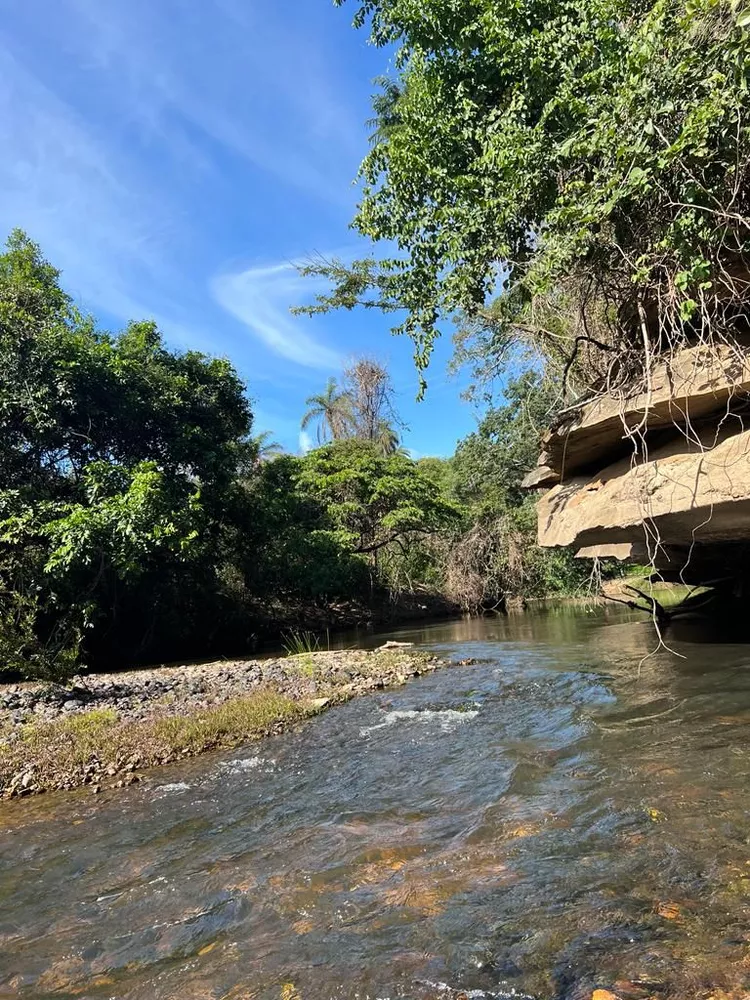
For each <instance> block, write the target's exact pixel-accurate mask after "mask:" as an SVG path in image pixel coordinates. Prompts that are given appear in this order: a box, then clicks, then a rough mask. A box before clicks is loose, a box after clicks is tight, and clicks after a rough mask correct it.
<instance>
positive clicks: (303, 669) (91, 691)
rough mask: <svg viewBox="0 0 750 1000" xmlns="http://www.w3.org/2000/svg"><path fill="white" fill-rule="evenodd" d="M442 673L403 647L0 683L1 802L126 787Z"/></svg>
mask: <svg viewBox="0 0 750 1000" xmlns="http://www.w3.org/2000/svg"><path fill="white" fill-rule="evenodd" d="M443 665H446V664H445V661H442V660H440V659H439V658H437V657H435V656H431V655H430V654H428V653H424V652H422V651H419V650H417V649H415V648H413V647H412V646H411V645H410V644H401V643H386V644H385V645H384V646H382V647H380V648H379V649H377V650H372V651H364V650H339V651H333V652H313V653H301V654H299V655H296V656H287V657H283V658H279V659H267V660H237V661H230V662H224V661H221V662H215V663H204V664H197V665H190V666H178V667H159V668H154V669H146V670H135V671H130V672H127V673H118V674H97V675H94V676H89V677H86V678H76V679H75V680H74V681H73V682H72V684H71V685H70V686H68V687H60V686H57V685H49V684H46V685H45V684H38V683H37V684H11V685H4V686H2V687H0V797H2V798H15V797H23V796H26V795H31V794H34V793H39V792H43V791H47V790H50V789H67V788H75V787H78V786H81V785H90V786H91V788H92V789H93V790H94V791H97V792H98V791H101V789H102V788H103V787H106V786H115V785H123V784H131V783H132V782H134V781H138V780H141V777H142V774H141V772H142V771H144V770H145V769H147V768H149V767H153V766H155V765H158V764H164V763H169V762H171V761H175V760H179V759H181V758H183V757H188V756H193V755H194V754H197V753H201V752H203V751H205V750H210V749H216V748H219V747H229V746H235V745H237V744H238V743H241V742H244V741H246V740H251V739H257V738H260V737H262V736H264V735H267V734H269V733H273V732H278V731H280V729H282V728H284V727H286V726H287V725H290V724H293V723H294V722H298V721H300V720H302V719H303V718H305V717H307V716H309V715H312V714H315V713H317V712H320V711H322V710H323V709H324V708H326V707H327V706H328V705H330V704H333V703H335V702H340V701H346V700H348V699H349V698H352V697H355V696H356V695H359V694H365V693H367V692H368V691H372V690H374V689H377V688H384V687H389V686H392V685H397V684H403V683H405V682H406V681H407V680H408V679H410V678H411V677H417V676H419V675H420V674H423V673H427V672H429V671H432V670H435V669H436V668H438V667H439V666H443Z"/></svg>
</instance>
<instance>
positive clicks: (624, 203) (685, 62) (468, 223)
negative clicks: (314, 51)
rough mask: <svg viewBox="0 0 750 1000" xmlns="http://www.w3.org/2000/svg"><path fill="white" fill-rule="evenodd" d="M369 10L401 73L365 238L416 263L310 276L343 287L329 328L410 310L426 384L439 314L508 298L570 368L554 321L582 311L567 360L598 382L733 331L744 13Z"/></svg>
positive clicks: (689, 2) (363, 9) (483, 3)
mask: <svg viewBox="0 0 750 1000" xmlns="http://www.w3.org/2000/svg"><path fill="white" fill-rule="evenodd" d="M335 2H336V3H337V4H339V5H343V3H344V0H335ZM355 9H356V14H355V25H356V26H357V27H363V26H365V25H367V24H369V29H370V33H371V38H372V41H373V42H374V43H375V44H376V45H379V46H395V48H396V58H395V64H396V66H397V75H396V76H395V78H394V79H391V80H389V81H387V82H386V83H385V85H384V86H383V88H382V90H381V93H380V94H379V96H378V97H377V98H376V101H375V113H376V118H375V126H374V136H373V145H372V149H371V151H370V153H369V154H368V156H367V158H366V159H365V161H364V163H363V165H362V170H361V179H362V182H363V193H362V199H361V202H360V205H359V210H358V212H357V215H356V217H355V219H354V227H355V228H356V229H357V230H358V231H359V232H360V233H361V234H362V235H364V236H365V237H368V238H370V239H372V240H374V241H379V242H382V241H385V242H386V243H387V244H388V245H395V246H396V247H398V253H397V254H396V255H395V256H389V257H386V259H384V260H376V259H375V258H370V259H366V260H363V261H359V262H356V263H355V264H354V265H353V266H351V267H348V266H345V265H344V264H343V263H342V262H340V261H332V262H313V263H311V264H310V265H309V266H308V267H307V268H306V269H305V270H306V271H307V273H317V274H321V273H322V274H325V275H326V276H327V277H328V278H329V279H330V281H331V282H332V285H333V290H332V292H331V293H330V294H329V295H326V296H323V297H322V298H320V299H319V300H318V302H317V304H316V305H315V306H313V311H314V310H315V309H319V308H322V309H326V308H330V307H331V306H334V307H339V306H341V307H345V308H352V307H353V306H355V305H359V304H365V305H371V306H372V305H375V306H380V307H382V308H384V309H386V310H393V309H396V308H403V309H405V310H406V318H405V319H404V321H403V322H402V323H401V324H400V326H398V327H397V330H399V331H404V332H406V333H408V334H410V335H411V336H412V337H413V338H414V341H415V344H416V357H417V364H418V365H419V366H420V368H424V366H425V365H426V364H427V361H428V358H429V353H430V349H431V344H432V342H433V339H434V337H435V335H436V332H437V324H438V321H439V319H440V317H441V316H443V317H449V316H452V315H453V314H454V313H456V312H457V311H459V312H462V313H464V314H465V315H467V316H469V317H476V316H480V318H481V311H482V309H483V308H484V306H485V303H486V302H487V300H488V298H489V297H491V295H492V294H493V293H496V292H498V291H504V292H505V295H504V296H503V311H504V316H503V317H502V318H501V325H502V324H505V325H507V326H510V327H511V328H512V329H513V331H514V333H517V332H518V331H519V330H520V331H521V332H522V333H525V332H527V331H529V330H531V332H532V334H536V335H539V336H543V337H544V338H545V339H546V342H547V346H548V347H549V348H550V350H551V351H552V352H553V353H554V351H555V350H558V351H559V350H560V347H561V345H560V344H559V342H558V343H557V345H556V346H555V340H554V337H549V336H547V335H546V334H547V333H549V332H550V331H548V329H547V327H546V326H545V324H543V323H541V322H540V321H539V316H538V310H537V308H536V306H537V304H538V303H540V302H542V303H544V302H550V301H552V302H553V303H558V304H560V303H561V302H562V303H563V304H564V305H565V308H569V309H570V314H571V316H572V317H573V319H574V322H571V323H568V332H567V338H568V342H567V344H563V345H562V347H563V348H564V350H565V353H566V354H567V355H568V356H569V357H572V358H575V356H576V355H577V353H578V351H579V350H580V348H581V345H582V344H584V345H585V344H588V345H589V346H591V347H595V348H596V350H598V351H600V352H601V354H602V355H603V356H602V357H599V359H598V361H597V364H596V365H594V366H593V367H594V371H593V373H591V374H590V375H589V376H587V377H588V378H589V379H591V378H593V377H594V375H596V374H597V373H598V374H599V375H601V373H602V371H604V370H607V368H608V366H609V365H610V363H611V362H613V361H614V362H615V363H617V361H618V358H617V353H616V352H615V353H612V349H613V348H616V349H617V350H621V349H623V348H624V347H633V348H634V349H637V350H638V351H639V352H640V354H641V361H643V360H644V357H643V355H644V351H645V355H648V354H649V353H650V351H651V350H660V349H662V348H663V347H664V346H665V343H670V344H673V343H675V342H679V340H680V339H681V338H686V337H687V338H689V337H691V336H694V335H696V332H698V331H700V330H702V329H703V326H702V324H705V323H706V322H707V321H710V322H711V324H712V328H713V330H714V333H715V334H721V333H723V332H727V331H731V330H733V329H734V327H735V324H736V321H737V315H738V313H739V312H744V311H745V310H746V306H747V296H748V292H747V287H748V282H747V271H748V267H747V253H748V249H749V248H748V232H749V230H748V214H747V212H748V208H747V205H748V188H747V177H748V165H749V164H748V151H749V148H750V146H749V134H748V124H747V120H746V108H747V100H748V74H749V72H750V71H749V70H748V67H749V66H750V59H748V56H749V55H750V26H749V25H748V18H747V15H746V12H745V11H744V9H742V7H741V6H740V5H739V3H737V2H736V0H650V2H641V0H638V2H636V0H559V2H555V3H548V2H541V0H514V2H512V3H505V4H499V3H497V2H496V0H366V2H356V3H355ZM584 320H585V321H586V322H583V321H584ZM600 323H601V324H603V328H602V329H601V330H600V329H599V328H598V327H599V324H600ZM515 324H519V325H518V326H516V325H515ZM551 332H553V333H554V331H551ZM579 338H580V339H579ZM597 344H598V345H599V346H597ZM645 360H648V359H647V357H646V358H645ZM620 366H621V367H622V363H621V362H620ZM584 381H585V379H584Z"/></svg>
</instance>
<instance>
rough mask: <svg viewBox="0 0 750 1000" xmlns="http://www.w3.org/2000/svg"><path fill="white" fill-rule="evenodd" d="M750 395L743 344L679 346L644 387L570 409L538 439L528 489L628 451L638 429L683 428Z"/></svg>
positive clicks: (748, 358) (748, 357) (749, 351)
mask: <svg viewBox="0 0 750 1000" xmlns="http://www.w3.org/2000/svg"><path fill="white" fill-rule="evenodd" d="M748 399H750V348H746V349H745V350H744V351H743V350H742V349H740V348H739V347H737V346H730V345H728V344H718V345H714V346H708V345H703V344H701V345H697V346H695V347H691V348H687V349H686V350H684V351H681V352H680V353H679V354H677V355H676V356H675V357H674V358H672V359H671V360H670V362H669V363H667V362H665V361H662V362H660V363H659V364H657V366H656V367H655V369H654V371H653V373H652V376H651V383H650V385H649V386H644V385H640V386H637V387H634V388H633V389H632V390H631V391H620V392H617V393H614V394H612V395H605V396H601V397H599V398H597V399H594V400H592V401H591V402H588V403H584V404H582V405H581V406H579V407H576V408H570V410H569V411H568V412H567V414H564V415H563V418H562V419H561V420H560V421H559V423H558V425H557V426H556V427H554V428H553V429H551V430H549V431H548V432H547V433H546V435H545V436H544V438H543V440H542V452H541V454H540V456H539V461H538V463H537V466H536V468H534V469H532V470H531V471H530V472H529V474H528V475H527V477H526V479H525V480H524V486H526V488H527V489H535V488H538V487H542V486H553V485H555V484H556V483H558V482H565V481H566V480H567V479H570V477H571V476H573V475H575V474H577V473H578V472H580V471H581V470H582V469H586V468H590V467H594V466H596V465H608V464H609V463H610V462H612V461H613V460H615V459H616V458H619V457H621V456H623V455H625V454H633V451H634V439H633V436H634V435H635V438H636V440H635V444H636V445H637V440H638V439H639V438H640V436H641V435H642V434H645V433H652V434H653V433H654V432H655V431H661V430H665V429H666V430H668V429H670V428H674V429H675V430H677V429H678V428H684V427H689V426H691V425H693V424H695V423H696V422H700V421H702V420H704V419H705V418H706V417H707V416H708V415H710V414H711V413H717V414H718V413H720V412H721V411H722V410H723V411H724V413H726V412H728V411H729V410H732V409H736V408H737V406H738V405H741V404H742V403H744V402H747V401H748Z"/></svg>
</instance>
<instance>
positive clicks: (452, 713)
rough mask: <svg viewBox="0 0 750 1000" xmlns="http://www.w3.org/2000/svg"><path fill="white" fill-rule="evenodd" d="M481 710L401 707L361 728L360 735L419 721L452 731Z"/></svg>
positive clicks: (473, 717) (448, 731)
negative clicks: (376, 721)
mask: <svg viewBox="0 0 750 1000" xmlns="http://www.w3.org/2000/svg"><path fill="white" fill-rule="evenodd" d="M478 715H479V712H478V711H477V710H476V709H468V710H465V711H459V710H458V709H455V708H441V709H434V710H433V709H429V708H425V709H422V710H421V711H418V710H417V709H414V708H411V709H401V710H395V711H392V712H386V713H385V714H384V715H383V721H382V722H378V723H376V724H375V725H374V726H366V727H365V728H364V729H360V731H359V734H360V736H367V735H369V734H370V733H373V732H375V730H377V729H387V728H388V727H389V726H394V725H396V723H397V722H417V723H421V724H423V725H424V724H428V723H437V724H438V725H439V726H440V729H441V730H442V731H443V732H444V733H451V732H453V730H454V729H455V728H456V726H461V725H463V724H464V723H465V722H470V721H471V719H476V717H477V716H478Z"/></svg>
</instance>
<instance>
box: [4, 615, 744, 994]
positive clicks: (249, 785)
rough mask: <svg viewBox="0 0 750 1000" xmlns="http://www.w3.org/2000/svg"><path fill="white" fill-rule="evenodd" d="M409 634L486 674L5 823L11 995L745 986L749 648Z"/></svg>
mask: <svg viewBox="0 0 750 1000" xmlns="http://www.w3.org/2000/svg"><path fill="white" fill-rule="evenodd" d="M393 637H395V638H399V639H409V640H414V641H417V642H419V643H421V644H423V645H424V646H426V647H427V648H429V649H434V650H436V651H438V652H439V653H440V654H442V655H445V656H449V657H451V658H453V659H464V658H469V657H472V658H476V659H477V660H478V661H480V662H478V663H476V664H474V665H467V666H460V667H455V668H453V669H450V670H443V671H439V672H437V673H435V674H432V675H430V676H426V677H424V678H422V679H420V680H418V681H415V682H413V683H411V684H409V685H407V686H405V687H403V688H399V689H398V690H390V691H384V692H382V693H379V694H377V695H373V696H368V697H365V698H361V699H358V700H356V701H354V702H351V703H350V704H348V705H345V706H343V707H340V708H337V709H335V710H333V711H331V712H329V713H327V714H325V715H323V716H321V717H319V718H317V719H315V720H313V721H311V722H309V723H306V724H305V725H303V726H302V727H300V728H299V729H298V730H296V731H293V732H289V733H286V734H284V735H282V736H280V737H277V738H273V739H271V740H268V741H266V742H264V743H262V744H258V745H253V746H248V747H244V748H242V749H240V750H235V751H233V752H231V753H223V754H211V755H207V756H204V757H201V758H198V759H195V760H193V761H190V762H188V763H185V764H181V765H179V766H173V767H169V768H164V769H161V770H159V771H153V772H151V773H150V775H149V779H148V781H147V782H144V783H143V784H141V785H136V786H132V787H130V788H127V789H123V790H118V791H117V792H114V791H113V792H106V793H104V794H103V795H102V796H99V797H98V798H96V797H94V796H92V795H91V793H90V792H88V791H82V792H80V793H68V794H56V795H47V796H42V797H40V798H38V799H35V800H23V801H20V802H11V803H7V804H4V805H3V806H2V807H1V808H0V997H3V998H4V997H20V998H34V1000H37V998H43V997H79V998H80V997H84V998H88V997H90V998H92V1000H93V998H105V997H117V998H128V1000H167V998H169V1000H172V998H174V1000H199V998H213V1000H219V998H225V1000H230V998H231V1000H250V998H253V1000H282V998H283V1000H297V998H301V1000H328V998H350V997H352V998H354V997H358V998H361V1000H365V998H368V997H369V998H373V1000H374V998H386V997H389V998H396V997H405V998H414V1000H425V998H433V997H443V998H445V1000H450V998H451V997H455V996H456V995H457V994H458V993H460V992H461V991H466V992H467V993H468V994H469V996H472V995H474V996H482V995H487V996H497V997H507V996H516V997H518V996H531V997H535V998H542V1000H546V998H553V997H554V998H566V1000H579V998H589V997H591V994H592V991H593V990H594V989H596V988H606V989H610V990H613V991H614V992H616V993H617V994H618V995H619V996H621V997H623V998H631V997H632V998H638V997H647V996H648V997H651V996H653V997H666V996H670V995H673V996H679V997H692V996H695V997H699V996H701V997H702V996H706V995H708V993H709V992H710V991H711V990H717V989H719V988H723V989H724V990H726V991H728V992H730V993H731V992H732V991H735V990H740V989H742V988H743V987H745V986H747V985H748V983H750V781H749V780H748V778H749V777H750V646H731V645H724V646H721V645H705V644H704V645H701V644H682V643H679V642H675V644H674V650H673V651H666V650H661V651H660V652H657V653H655V654H654V655H651V656H648V658H646V659H644V657H646V656H647V654H648V653H649V652H650V651H652V650H653V648H654V635H653V631H652V629H651V627H650V625H649V624H648V623H646V622H643V621H640V620H635V619H631V618H629V617H627V616H625V615H623V614H622V613H620V612H619V610H615V611H608V610H598V611H596V612H587V611H585V610H583V609H581V610H575V611H573V610H571V609H569V608H558V609H551V610H548V611H546V612H544V613H539V614H535V615H531V614H527V615H517V616H513V617H511V618H508V619H503V618H488V619H484V620H472V621H459V622H452V623H440V624H436V625H431V626H427V627H425V626H420V627H419V628H418V629H416V630H409V629H404V630H401V631H400V632H399V633H396V634H394V636H393ZM380 641H382V637H381V638H380ZM678 654H680V655H678ZM472 991H482V993H480V992H477V993H475V994H472ZM717 995H720V994H717ZM738 995H740V994H738Z"/></svg>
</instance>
